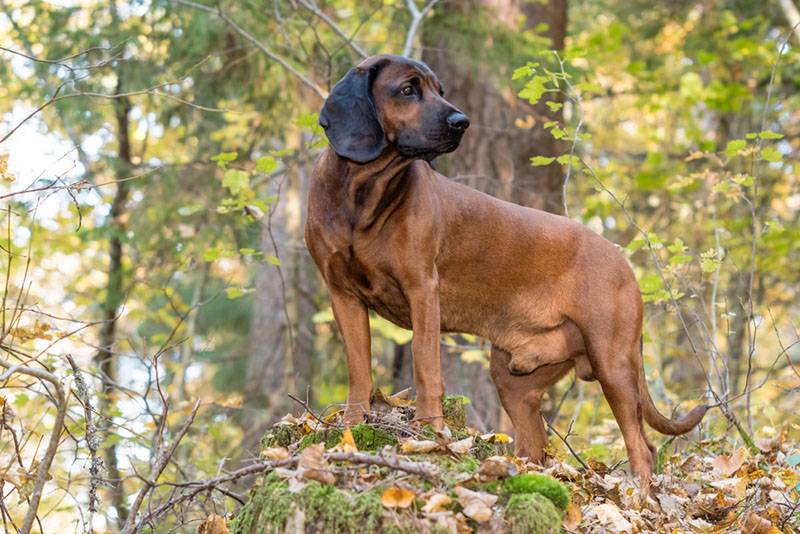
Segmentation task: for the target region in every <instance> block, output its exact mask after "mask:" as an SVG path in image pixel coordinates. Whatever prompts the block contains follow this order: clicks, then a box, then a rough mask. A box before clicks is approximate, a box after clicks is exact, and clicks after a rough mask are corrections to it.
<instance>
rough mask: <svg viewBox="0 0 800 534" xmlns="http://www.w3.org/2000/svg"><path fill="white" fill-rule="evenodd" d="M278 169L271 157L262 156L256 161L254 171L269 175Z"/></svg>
mask: <svg viewBox="0 0 800 534" xmlns="http://www.w3.org/2000/svg"><path fill="white" fill-rule="evenodd" d="M277 168H278V161H277V160H276V159H275V158H273V157H272V156H264V157H262V158H258V160H257V161H256V171H258V172H263V173H270V172H272V171H274V170H275V169H277Z"/></svg>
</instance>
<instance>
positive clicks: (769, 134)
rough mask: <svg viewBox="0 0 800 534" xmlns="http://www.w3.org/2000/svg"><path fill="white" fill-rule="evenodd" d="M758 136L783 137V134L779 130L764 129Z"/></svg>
mask: <svg viewBox="0 0 800 534" xmlns="http://www.w3.org/2000/svg"><path fill="white" fill-rule="evenodd" d="M758 136H759V137H760V138H761V139H783V134H781V133H778V132H771V131H769V130H764V131H763V132H761V133H760V134H758Z"/></svg>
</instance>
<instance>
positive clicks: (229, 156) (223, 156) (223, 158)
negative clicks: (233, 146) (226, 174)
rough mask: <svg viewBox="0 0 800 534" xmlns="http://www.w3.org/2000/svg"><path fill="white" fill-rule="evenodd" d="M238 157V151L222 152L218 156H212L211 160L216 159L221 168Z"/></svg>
mask: <svg viewBox="0 0 800 534" xmlns="http://www.w3.org/2000/svg"><path fill="white" fill-rule="evenodd" d="M237 157H239V153H238V152H220V153H219V154H217V155H216V156H211V161H216V162H217V166H218V167H219V168H220V169H224V168H225V166H226V165H227V164H228V163H229V162H231V161H235V160H236V158H237Z"/></svg>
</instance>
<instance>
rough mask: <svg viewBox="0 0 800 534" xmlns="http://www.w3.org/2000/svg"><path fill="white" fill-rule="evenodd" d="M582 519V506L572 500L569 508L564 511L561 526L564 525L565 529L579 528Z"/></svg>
mask: <svg viewBox="0 0 800 534" xmlns="http://www.w3.org/2000/svg"><path fill="white" fill-rule="evenodd" d="M582 519H583V514H582V513H581V507H580V506H578V505H577V504H575V503H574V502H570V503H569V504H568V505H567V510H566V511H565V512H564V520H563V521H562V523H561V526H563V527H564V529H565V530H577V528H578V526H580V524H581V520H582Z"/></svg>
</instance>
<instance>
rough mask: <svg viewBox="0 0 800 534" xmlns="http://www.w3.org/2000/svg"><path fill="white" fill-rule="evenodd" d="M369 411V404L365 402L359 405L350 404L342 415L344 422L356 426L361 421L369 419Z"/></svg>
mask: <svg viewBox="0 0 800 534" xmlns="http://www.w3.org/2000/svg"><path fill="white" fill-rule="evenodd" d="M368 411H369V406H366V407H365V406H364V405H363V404H358V405H352V404H350V405H348V406H347V408H345V410H344V416H343V417H342V424H344V425H345V426H355V425H357V424H359V423H363V422H364V421H365V420H366V419H367V412H368Z"/></svg>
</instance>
